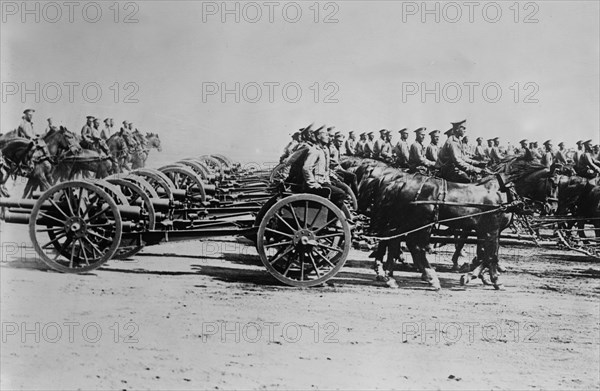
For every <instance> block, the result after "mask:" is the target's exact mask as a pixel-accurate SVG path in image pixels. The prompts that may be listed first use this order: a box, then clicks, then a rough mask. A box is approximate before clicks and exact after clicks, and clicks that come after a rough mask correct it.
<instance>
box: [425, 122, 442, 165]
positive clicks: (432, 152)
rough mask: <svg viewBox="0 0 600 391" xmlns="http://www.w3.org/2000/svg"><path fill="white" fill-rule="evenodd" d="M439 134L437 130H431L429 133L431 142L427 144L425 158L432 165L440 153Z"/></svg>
mask: <svg viewBox="0 0 600 391" xmlns="http://www.w3.org/2000/svg"><path fill="white" fill-rule="evenodd" d="M440 133H441V132H440V131H439V130H432V131H431V132H429V137H430V138H431V141H430V142H429V145H428V146H427V149H425V158H426V159H427V160H430V161H432V162H434V163H435V162H436V161H437V158H438V153H439V152H440V146H439V142H440Z"/></svg>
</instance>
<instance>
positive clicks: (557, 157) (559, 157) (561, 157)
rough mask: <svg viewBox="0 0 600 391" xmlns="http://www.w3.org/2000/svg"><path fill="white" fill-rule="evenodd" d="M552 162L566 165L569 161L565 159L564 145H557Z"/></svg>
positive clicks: (561, 143) (562, 143)
mask: <svg viewBox="0 0 600 391" xmlns="http://www.w3.org/2000/svg"><path fill="white" fill-rule="evenodd" d="M554 161H555V162H556V163H560V164H568V163H569V159H568V158H567V151H566V150H565V143H564V142H562V141H561V142H560V143H558V151H556V153H555V154H554Z"/></svg>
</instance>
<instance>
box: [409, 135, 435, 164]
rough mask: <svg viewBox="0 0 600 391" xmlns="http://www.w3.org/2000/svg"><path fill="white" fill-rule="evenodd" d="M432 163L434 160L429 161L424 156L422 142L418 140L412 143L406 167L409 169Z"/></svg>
mask: <svg viewBox="0 0 600 391" xmlns="http://www.w3.org/2000/svg"><path fill="white" fill-rule="evenodd" d="M434 164H435V162H434V161H429V160H427V158H426V157H425V146H424V145H423V144H421V143H420V142H418V141H415V142H414V143H412V145H411V146H410V152H409V157H408V167H409V168H410V169H411V170H416V169H418V168H422V167H424V168H427V167H431V166H433V165H434Z"/></svg>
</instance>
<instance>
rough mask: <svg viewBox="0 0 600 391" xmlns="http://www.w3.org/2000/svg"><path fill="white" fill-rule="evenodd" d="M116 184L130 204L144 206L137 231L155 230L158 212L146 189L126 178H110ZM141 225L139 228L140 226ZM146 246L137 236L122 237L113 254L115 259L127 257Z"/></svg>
mask: <svg viewBox="0 0 600 391" xmlns="http://www.w3.org/2000/svg"><path fill="white" fill-rule="evenodd" d="M108 181H109V182H110V183H112V184H113V185H115V186H118V187H119V188H120V190H121V192H122V193H123V194H124V195H125V197H127V200H128V201H129V204H130V205H139V206H140V207H141V208H142V217H143V219H142V220H140V221H136V231H135V232H144V231H147V230H153V229H154V228H155V226H156V212H155V210H154V205H153V204H152V201H151V198H150V197H149V196H148V194H147V193H146V191H145V190H144V189H143V188H141V187H140V186H138V185H136V184H135V183H134V182H132V181H127V180H125V179H119V178H113V179H109V180H108ZM138 227H139V228H138ZM143 248H144V246H143V245H141V244H139V241H138V239H137V238H131V239H125V238H122V239H121V245H120V246H119V249H118V250H117V252H116V254H115V255H114V256H113V258H114V259H125V258H129V257H132V256H134V255H135V254H137V253H139V252H140V251H141V250H142V249H143Z"/></svg>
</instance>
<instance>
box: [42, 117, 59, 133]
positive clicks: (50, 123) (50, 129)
mask: <svg viewBox="0 0 600 391" xmlns="http://www.w3.org/2000/svg"><path fill="white" fill-rule="evenodd" d="M46 121H48V126H47V127H46V130H44V134H43V135H42V138H44V137H46V135H48V134H49V133H50V132H54V131H56V130H57V129H58V128H57V127H56V126H54V123H53V120H52V117H48V118H47V119H46Z"/></svg>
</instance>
